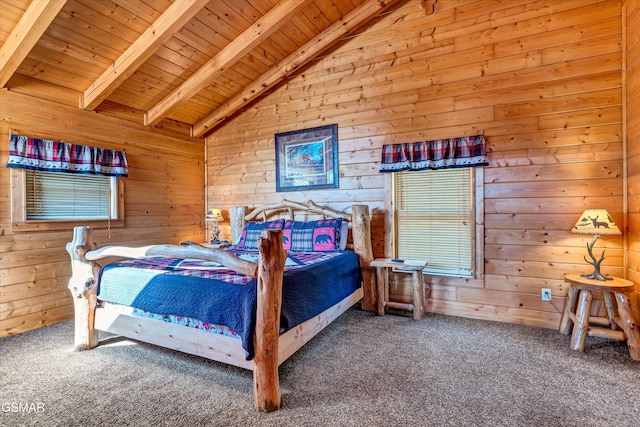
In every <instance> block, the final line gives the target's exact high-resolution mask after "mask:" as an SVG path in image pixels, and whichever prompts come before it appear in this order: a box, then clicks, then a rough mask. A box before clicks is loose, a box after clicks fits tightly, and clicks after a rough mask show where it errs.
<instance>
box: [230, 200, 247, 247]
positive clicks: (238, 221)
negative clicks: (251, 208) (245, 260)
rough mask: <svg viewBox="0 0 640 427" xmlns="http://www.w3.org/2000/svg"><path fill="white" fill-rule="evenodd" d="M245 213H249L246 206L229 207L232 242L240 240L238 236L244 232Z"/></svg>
mask: <svg viewBox="0 0 640 427" xmlns="http://www.w3.org/2000/svg"><path fill="white" fill-rule="evenodd" d="M245 215H247V207H246V206H232V207H231V208H230V209H229V217H230V222H231V244H235V242H237V241H238V237H240V235H241V234H242V230H244V225H245V222H246V221H245V219H244V217H245Z"/></svg>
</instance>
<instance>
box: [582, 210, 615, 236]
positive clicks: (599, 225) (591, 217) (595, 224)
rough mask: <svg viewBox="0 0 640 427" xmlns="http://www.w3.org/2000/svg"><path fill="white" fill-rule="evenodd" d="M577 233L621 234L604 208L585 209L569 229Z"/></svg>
mask: <svg viewBox="0 0 640 427" xmlns="http://www.w3.org/2000/svg"><path fill="white" fill-rule="evenodd" d="M571 232H572V233H577V234H599V235H601V236H619V235H621V234H622V232H621V231H620V229H619V228H618V226H617V225H616V223H615V222H614V221H613V219H612V218H611V215H609V212H607V210H606V209H586V210H585V211H584V212H583V213H582V215H580V219H578V222H576V225H574V226H573V228H572V229H571Z"/></svg>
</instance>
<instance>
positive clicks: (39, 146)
mask: <svg viewBox="0 0 640 427" xmlns="http://www.w3.org/2000/svg"><path fill="white" fill-rule="evenodd" d="M9 150H10V151H9V163H8V164H7V167H10V168H21V169H31V170H39V171H47V172H67V173H81V174H93V175H107V176H128V174H129V167H128V164H127V156H126V154H125V152H124V151H115V150H105V149H102V148H94V147H86V146H84V145H76V144H68V143H66V142H58V141H50V140H47V139H37V138H29V137H27V136H19V135H11V142H10V147H9Z"/></svg>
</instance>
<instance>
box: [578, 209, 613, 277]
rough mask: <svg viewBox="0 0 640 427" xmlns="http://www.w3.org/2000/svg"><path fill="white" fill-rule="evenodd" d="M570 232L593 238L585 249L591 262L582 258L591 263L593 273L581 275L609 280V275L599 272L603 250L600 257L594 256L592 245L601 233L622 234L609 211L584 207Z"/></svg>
mask: <svg viewBox="0 0 640 427" xmlns="http://www.w3.org/2000/svg"><path fill="white" fill-rule="evenodd" d="M571 232H572V233H576V234H593V235H594V236H593V240H592V241H591V242H590V243H587V250H588V252H589V256H590V257H591V259H592V260H593V262H589V261H588V260H587V257H584V260H585V261H587V263H588V264H591V265H593V267H594V271H593V273H589V274H582V275H581V276H582V277H586V278H587V279H594V280H603V281H604V280H611V277H608V276H603V275H602V274H601V273H600V264H601V263H602V261H603V260H604V252H605V250H604V249H603V250H602V255H600V258H596V257H595V256H593V245H594V244H595V243H596V240H598V237H600V236H601V235H603V236H620V235H622V232H621V231H620V229H619V228H618V226H617V225H616V223H615V222H614V221H613V219H612V218H611V215H609V212H607V210H606V209H586V210H585V211H584V212H583V213H582V215H580V218H579V219H578V222H576V225H574V226H573V228H572V229H571Z"/></svg>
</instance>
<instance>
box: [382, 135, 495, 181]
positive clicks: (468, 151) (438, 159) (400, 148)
mask: <svg viewBox="0 0 640 427" xmlns="http://www.w3.org/2000/svg"><path fill="white" fill-rule="evenodd" d="M486 164H487V152H486V149H485V143H484V136H483V135H475V136H463V137H461V138H451V139H438V140H434V141H421V142H408V143H404V144H385V145H383V146H382V162H381V164H380V172H400V171H406V170H416V171H418V170H425V169H442V168H452V167H470V166H479V165H486Z"/></svg>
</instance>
